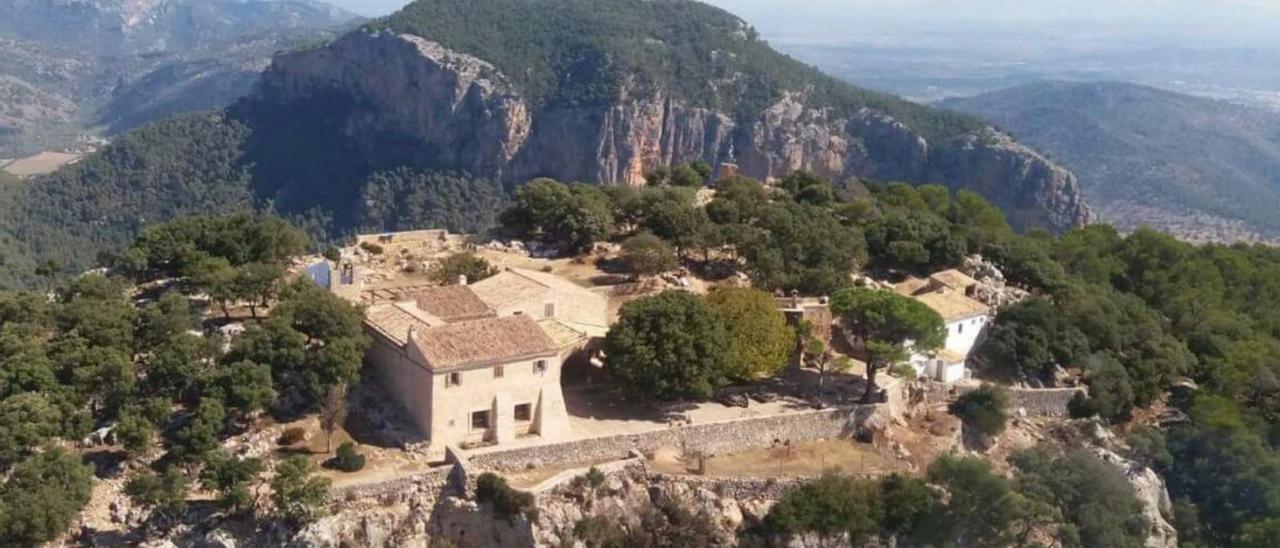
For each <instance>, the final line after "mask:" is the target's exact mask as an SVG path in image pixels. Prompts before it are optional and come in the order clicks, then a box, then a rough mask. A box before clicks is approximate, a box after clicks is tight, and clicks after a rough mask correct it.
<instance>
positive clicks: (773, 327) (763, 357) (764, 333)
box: [707, 288, 796, 380]
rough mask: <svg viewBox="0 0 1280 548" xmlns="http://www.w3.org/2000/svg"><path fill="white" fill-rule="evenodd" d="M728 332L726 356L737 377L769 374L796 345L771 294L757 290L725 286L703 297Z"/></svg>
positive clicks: (783, 364)
mask: <svg viewBox="0 0 1280 548" xmlns="http://www.w3.org/2000/svg"><path fill="white" fill-rule="evenodd" d="M707 304H709V305H711V309H712V310H714V311H715V313H716V314H719V315H720V317H721V319H722V320H723V321H724V324H725V327H726V328H727V330H728V332H729V356H730V361H731V362H732V364H733V366H734V367H736V368H737V371H735V372H734V374H733V376H734V378H735V379H738V380H753V379H760V378H765V377H772V376H774V375H776V374H778V373H781V372H782V370H783V369H785V368H786V366H787V363H788V361H789V359H790V358H791V353H792V352H794V351H795V348H796V338H795V330H793V329H792V328H791V326H789V325H787V318H786V317H785V316H784V315H783V314H782V312H781V311H779V310H778V306H777V305H776V304H775V303H774V302H773V297H771V296H770V295H769V294H768V293H765V292H763V291H760V290H758V289H748V288H741V289H739V288H725V289H720V290H718V291H716V292H714V293H712V294H711V295H710V296H708V297H707Z"/></svg>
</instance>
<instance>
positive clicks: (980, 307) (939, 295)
mask: <svg viewBox="0 0 1280 548" xmlns="http://www.w3.org/2000/svg"><path fill="white" fill-rule="evenodd" d="M914 297H915V299H916V300H918V301H920V302H922V303H924V304H925V305H926V306H928V307H929V308H932V309H933V311H934V312H937V313H938V315H939V316H942V319H943V320H944V321H947V322H953V321H957V320H963V319H966V318H972V317H975V316H981V315H984V314H987V313H989V312H990V308H989V307H988V306H987V305H985V304H982V303H980V302H978V301H975V300H973V299H970V298H969V297H966V296H965V294H964V293H961V292H959V291H956V290H954V289H946V290H942V291H931V292H928V293H920V294H917V295H915V296H914Z"/></svg>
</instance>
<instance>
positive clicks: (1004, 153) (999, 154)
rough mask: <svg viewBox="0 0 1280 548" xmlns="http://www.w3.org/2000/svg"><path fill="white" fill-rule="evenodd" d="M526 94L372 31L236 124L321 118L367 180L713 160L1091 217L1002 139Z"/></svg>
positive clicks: (1039, 164) (292, 61)
mask: <svg viewBox="0 0 1280 548" xmlns="http://www.w3.org/2000/svg"><path fill="white" fill-rule="evenodd" d="M744 78H745V76H744ZM517 80H518V78H512V77H509V75H507V74H504V73H503V72H502V71H500V70H499V69H498V68H496V66H495V65H494V64H491V63H490V62H489V61H488V60H485V59H480V58H478V57H476V56H473V55H469V54H464V53H460V52H457V51H453V50H450V49H448V48H446V47H444V46H442V45H441V44H439V43H437V42H434V41H431V40H429V39H427V38H423V37H421V36H415V35H410V34H404V33H395V32H391V31H388V30H381V31H379V30H369V29H366V30H361V31H357V32H353V33H351V34H348V35H347V36H345V37H344V38H342V39H340V40H338V41H336V42H334V43H332V44H329V45H327V46H325V47H321V48H316V49H310V50H305V51H299V52H294V53H290V54H286V55H282V56H279V57H277V59H276V60H275V62H274V63H273V65H272V66H271V68H270V69H268V70H267V72H266V73H265V75H264V76H263V79H262V81H261V82H260V84H259V86H258V88H257V91H256V92H255V94H254V95H253V96H252V97H250V98H248V99H246V100H245V101H244V102H243V103H242V104H241V105H240V107H239V108H238V110H239V111H240V112H264V111H287V112H290V113H293V115H294V116H303V117H315V118H323V119H324V123H325V124H327V125H326V126H325V129H327V130H329V131H333V132H336V133H337V134H339V135H340V136H341V139H342V140H343V141H344V143H343V144H342V148H343V149H344V150H347V151H350V152H351V153H353V154H355V155H356V156H358V158H356V159H353V160H352V161H359V162H363V163H364V164H366V165H367V166H368V167H369V168H385V167H391V166H397V165H406V164H408V165H414V166H418V167H424V168H440V169H457V170H465V171H468V172H471V173H473V174H475V175H480V176H485V177H494V178H498V179H501V180H503V181H505V182H507V183H509V184H518V183H521V182H524V181H526V180H528V179H530V178H533V177H540V176H550V177H555V178H558V179H563V180H578V181H590V182H599V183H603V184H617V183H623V184H635V183H639V182H640V181H642V180H643V174H644V173H646V172H647V171H649V170H652V169H653V168H655V167H657V166H660V165H668V164H674V163H683V162H690V161H695V160H702V161H706V162H708V163H709V164H711V165H713V166H720V165H723V164H728V163H733V164H737V165H738V166H739V168H740V171H741V173H743V174H744V175H748V176H751V177H756V178H761V179H769V178H774V177H778V176H781V175H783V174H785V173H787V172H789V171H792V170H795V169H807V170H811V171H814V172H816V173H819V174H821V175H824V176H827V177H831V178H833V179H838V180H840V179H848V178H869V179H876V180H905V181H909V182H915V183H928V182H937V183H942V184H946V185H948V186H950V187H953V188H967V189H971V190H974V191H976V192H978V193H980V194H982V195H983V196H985V197H986V198H987V199H989V200H991V201H992V202H994V203H996V204H997V205H999V206H1001V207H1002V208H1003V209H1004V210H1005V211H1006V213H1007V215H1008V216H1009V219H1010V221H1011V223H1012V224H1014V225H1015V226H1018V227H1028V226H1043V227H1046V228H1049V229H1052V230H1065V229H1069V228H1072V227H1076V226H1080V225H1082V224H1084V223H1086V222H1087V221H1088V219H1089V215H1090V213H1089V209H1088V207H1087V206H1086V205H1085V204H1084V203H1083V201H1082V199H1081V197H1080V193H1079V190H1078V188H1077V184H1076V180H1075V177H1074V176H1073V175H1072V174H1071V173H1070V172H1068V171H1066V170H1064V169H1062V168H1061V167H1059V166H1058V165H1056V164H1054V163H1053V162H1051V161H1049V160H1047V159H1046V158H1044V157H1043V156H1041V155H1039V154H1037V153H1035V152H1034V151H1032V150H1030V149H1028V148H1026V147H1024V146H1022V145H1019V144H1018V143H1016V142H1014V141H1013V140H1012V139H1011V138H1009V137H1008V136H1006V135H1003V134H1001V133H998V132H996V131H995V130H993V129H990V128H984V129H981V130H979V131H974V132H967V133H964V134H963V135H961V136H959V137H949V138H945V139H940V140H939V141H940V142H931V141H930V140H928V139H926V137H925V136H924V135H923V134H922V132H917V131H914V130H912V129H911V128H910V127H909V126H908V125H907V124H905V123H903V122H902V121H899V120H897V119H895V118H894V117H893V116H891V115H889V114H887V113H885V112H880V111H878V110H875V109H872V108H861V109H858V110H855V111H852V114H847V115H838V114H837V112H838V110H837V109H834V108H830V107H828V106H827V105H826V104H824V103H823V102H822V99H821V98H819V97H815V95H816V94H815V93H814V92H813V88H812V87H811V88H808V89H801V90H799V91H791V92H786V93H784V94H782V95H781V97H780V98H778V99H776V100H774V101H773V102H772V104H769V105H768V106H767V107H766V108H764V109H762V110H759V109H757V110H754V111H746V112H742V111H740V110H739V111H738V112H733V113H731V112H728V110H729V109H716V108H710V107H706V106H694V105H692V104H691V102H690V101H688V100H683V99H681V98H680V95H679V93H676V92H675V91H674V90H672V89H668V88H667V87H664V86H663V85H655V84H654V83H653V82H652V81H647V82H644V83H643V84H642V83H638V82H632V81H630V80H629V79H627V78H622V80H621V82H620V83H619V85H617V86H616V88H611V89H612V91H611V92H610V95H609V97H610V99H608V100H590V101H576V102H575V101H542V100H539V99H538V98H535V97H531V96H530V95H528V94H526V93H523V92H522V90H521V87H520V86H519V85H517V84H514V83H513V82H514V81H517ZM335 105H341V106H342V108H335Z"/></svg>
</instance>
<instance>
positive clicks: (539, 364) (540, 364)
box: [533, 360, 547, 375]
mask: <svg viewBox="0 0 1280 548" xmlns="http://www.w3.org/2000/svg"><path fill="white" fill-rule="evenodd" d="M546 372H547V360H538V361H536V362H533V374H534V375H542V374H544V373H546Z"/></svg>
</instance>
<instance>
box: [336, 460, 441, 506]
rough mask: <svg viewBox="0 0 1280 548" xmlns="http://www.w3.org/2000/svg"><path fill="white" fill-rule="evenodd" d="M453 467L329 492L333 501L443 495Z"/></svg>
mask: <svg viewBox="0 0 1280 548" xmlns="http://www.w3.org/2000/svg"><path fill="white" fill-rule="evenodd" d="M453 471H454V466H453V465H444V466H435V467H432V468H430V469H428V470H427V471H425V472H419V473H417V474H413V475H409V476H404V477H401V478H396V479H394V480H390V481H384V482H379V483H371V484H363V485H351V486H347V487H335V488H334V489H333V490H331V491H330V496H331V497H332V498H333V499H334V500H356V499H370V500H373V499H376V500H381V499H385V498H387V497H398V496H402V495H403V494H405V493H409V492H420V493H428V492H435V493H444V492H445V489H446V487H448V486H449V476H450V475H451V474H453Z"/></svg>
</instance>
